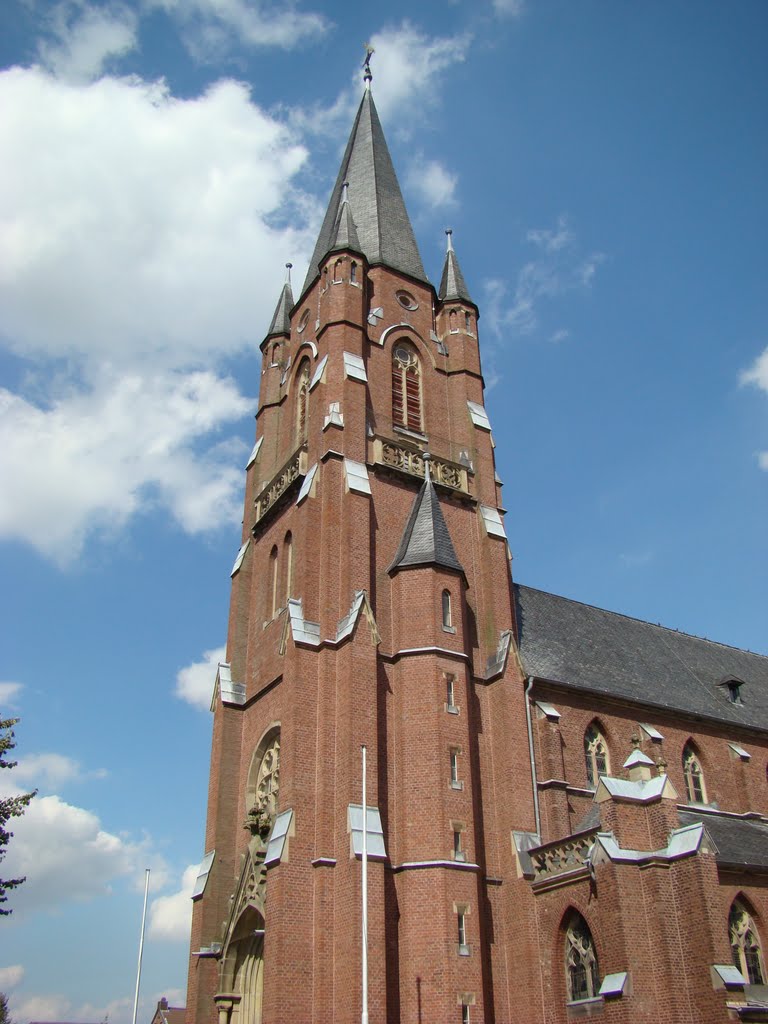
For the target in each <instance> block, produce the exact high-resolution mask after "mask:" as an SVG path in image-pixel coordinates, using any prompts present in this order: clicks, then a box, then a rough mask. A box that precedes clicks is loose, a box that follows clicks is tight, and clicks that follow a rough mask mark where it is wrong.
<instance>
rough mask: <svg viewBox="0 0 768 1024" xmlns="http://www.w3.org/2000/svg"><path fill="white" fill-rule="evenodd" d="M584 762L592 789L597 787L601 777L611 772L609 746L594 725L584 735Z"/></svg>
mask: <svg viewBox="0 0 768 1024" xmlns="http://www.w3.org/2000/svg"><path fill="white" fill-rule="evenodd" d="M584 762H585V764H586V768H587V783H588V785H590V786H592V787H595V786H597V782H598V779H599V778H600V776H601V775H607V774H608V773H609V771H610V767H611V766H610V761H609V759H608V744H607V743H606V742H605V736H603V734H602V732H601V731H600V730H599V729H598V727H597V725H595V724H594V723H593V724H592V725H590V727H589V728H588V729H587V731H586V732H585V733H584Z"/></svg>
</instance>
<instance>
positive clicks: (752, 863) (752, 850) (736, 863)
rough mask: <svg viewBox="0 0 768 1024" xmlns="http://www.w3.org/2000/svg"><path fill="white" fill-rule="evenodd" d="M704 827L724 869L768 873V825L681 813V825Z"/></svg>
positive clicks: (708, 815)
mask: <svg viewBox="0 0 768 1024" xmlns="http://www.w3.org/2000/svg"><path fill="white" fill-rule="evenodd" d="M695 821H700V822H702V823H703V825H704V827H705V828H706V830H707V832H709V834H710V835H711V836H712V839H713V840H714V843H715V846H716V847H717V854H716V858H715V859H716V860H717V863H718V864H719V865H720V866H721V867H736V868H745V867H748V868H758V869H761V870H763V871H768V823H766V822H764V821H750V820H749V819H748V818H731V817H728V816H727V815H725V814H706V813H704V814H699V813H697V812H696V811H693V810H690V811H680V824H681V825H691V824H693V822H695Z"/></svg>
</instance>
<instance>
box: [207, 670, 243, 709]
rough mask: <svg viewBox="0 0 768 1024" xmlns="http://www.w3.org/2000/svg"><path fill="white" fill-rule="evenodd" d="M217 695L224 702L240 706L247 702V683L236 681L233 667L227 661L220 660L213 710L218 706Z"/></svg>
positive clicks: (214, 690) (212, 702) (212, 703)
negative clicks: (233, 677)
mask: <svg viewBox="0 0 768 1024" xmlns="http://www.w3.org/2000/svg"><path fill="white" fill-rule="evenodd" d="M217 696H218V697H219V698H220V699H221V703H222V704H235V705H237V706H239V707H241V706H242V705H243V704H245V683H236V682H234V680H233V679H232V668H231V666H230V665H229V664H228V663H227V662H226V661H220V662H219V667H218V670H217V672H216V682H215V684H214V687H213V696H212V698H211V711H214V710H215V708H216V697H217Z"/></svg>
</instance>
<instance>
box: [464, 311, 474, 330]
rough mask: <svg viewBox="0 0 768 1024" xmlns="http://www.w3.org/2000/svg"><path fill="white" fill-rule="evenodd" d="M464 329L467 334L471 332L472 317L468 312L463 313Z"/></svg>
mask: <svg viewBox="0 0 768 1024" xmlns="http://www.w3.org/2000/svg"><path fill="white" fill-rule="evenodd" d="M464 330H465V331H466V332H467V334H471V333H472V317H471V316H470V314H469V313H465V314H464Z"/></svg>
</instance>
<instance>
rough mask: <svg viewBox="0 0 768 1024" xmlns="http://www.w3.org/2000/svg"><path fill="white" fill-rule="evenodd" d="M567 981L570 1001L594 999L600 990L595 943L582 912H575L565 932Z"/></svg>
mask: <svg viewBox="0 0 768 1024" xmlns="http://www.w3.org/2000/svg"><path fill="white" fill-rule="evenodd" d="M565 981H566V989H567V992H568V1002H569V1003H575V1002H578V1001H579V1000H580V999H594V998H595V997H596V996H597V995H598V993H599V991H600V981H599V974H598V970H597V954H596V953H595V943H594V941H593V939H592V933H591V932H590V930H589V925H588V924H587V922H586V921H585V920H584V918H583V917H582V916H581V914H573V916H572V917H571V920H570V923H569V925H568V929H567V931H566V933H565Z"/></svg>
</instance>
